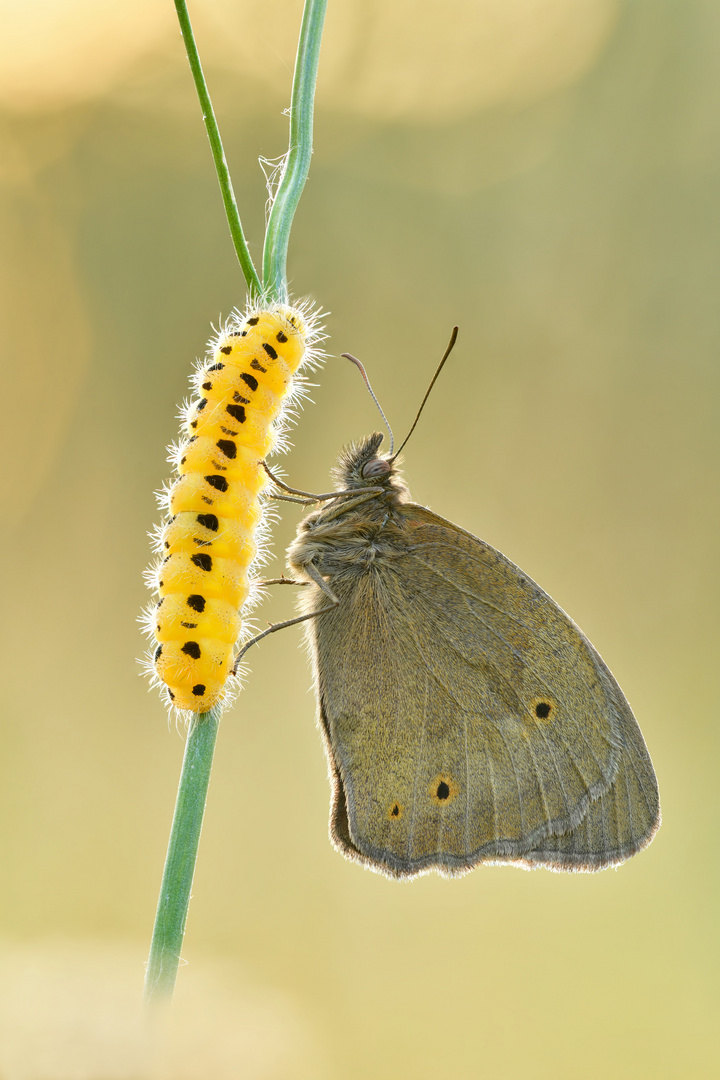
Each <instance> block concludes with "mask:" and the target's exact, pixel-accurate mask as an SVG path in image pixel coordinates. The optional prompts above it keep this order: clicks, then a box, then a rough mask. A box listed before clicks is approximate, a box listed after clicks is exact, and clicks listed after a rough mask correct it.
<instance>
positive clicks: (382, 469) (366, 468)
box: [361, 458, 392, 478]
mask: <svg viewBox="0 0 720 1080" xmlns="http://www.w3.org/2000/svg"><path fill="white" fill-rule="evenodd" d="M391 469H392V465H391V464H390V462H389V461H385V460H384V458H373V459H372V461H368V463H367V464H366V465H363V467H362V469H361V474H362V476H363V477H365V478H369V477H374V476H387V474H388V473H389V472H390V471H391Z"/></svg>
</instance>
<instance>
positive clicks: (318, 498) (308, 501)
mask: <svg viewBox="0 0 720 1080" xmlns="http://www.w3.org/2000/svg"><path fill="white" fill-rule="evenodd" d="M261 465H262V467H263V469H264V470H265V472H266V473H267V474H268V476H269V477H270V479H271V480H272V482H273V484H276V485H277V486H278V487H279V488H282V490H283V491H287V492H288V494H287V495H274V494H270V495H268V498H270V499H282V500H283V502H297V503H302V505H303V506H312V504H313V503H316V502H324V501H326V500H327V499H337V498H339V497H340V496H341V495H365V494H368V495H380V494H382V491H383V488H381V487H377V486H375V487H366V488H354V489H353V490H351V491H326V492H325V493H324V494H322V495H314V494H313V492H312V491H300V490H299V489H298V488H292V487H289V486H288V485H287V484H285V483H284V482H283V481H282V480H281V479H280V478H279V477H278V476H276V475H275V473H274V472H273V471H272V470H271V469H270V467H269V465H268V464H267V463H266V462H264V461H262V462H261ZM298 495H299V496H301V498H293V496H298Z"/></svg>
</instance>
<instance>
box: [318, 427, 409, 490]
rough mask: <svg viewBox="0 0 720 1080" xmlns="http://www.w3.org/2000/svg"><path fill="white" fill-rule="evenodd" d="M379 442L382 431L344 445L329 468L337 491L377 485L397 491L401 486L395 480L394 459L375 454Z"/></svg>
mask: <svg viewBox="0 0 720 1080" xmlns="http://www.w3.org/2000/svg"><path fill="white" fill-rule="evenodd" d="M382 441H383V436H382V434H381V433H380V432H379V431H376V432H374V433H373V434H372V435H366V436H365V438H364V439H360V440H359V441H358V442H355V443H351V445H350V446H346V447H345V449H344V450H343V451H342V453H341V454H340V457H339V459H338V463H337V465H336V467H335V469H334V470H333V478H334V479H335V482H336V483H337V485H338V487H339V488H340V490H342V491H348V490H352V488H366V487H370V486H377V487H382V488H387V490H388V491H391V490H395V491H397V490H400V489H402V488H403V487H404V485H403V484H402V482H401V481H399V479H398V474H397V470H396V468H395V461H394V459H393V458H387V457H382V456H381V455H380V454H379V453H378V451H379V449H380V444H381V443H382Z"/></svg>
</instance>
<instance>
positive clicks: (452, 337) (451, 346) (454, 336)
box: [378, 326, 458, 461]
mask: <svg viewBox="0 0 720 1080" xmlns="http://www.w3.org/2000/svg"><path fill="white" fill-rule="evenodd" d="M457 336H458V328H457V326H454V327H453V332H452V334H451V335H450V341H449V342H448V347H447V349H446V350H445V354H444V356H443V358H442V360H441V361H440V363H439V364H438V367H437V371H436V372H435V374H434V375H433V377H432V380H431V382H430V385H429V386H428V388H427V390H426V391H425V397H424V398H423V399H422V401H421V402H420V408H419V409H418V411H417V416H416V417H415V419H414V420H413V425H412V427H411V428H410V430H409V431H408V433H407V435H406V436H405V438H404V439H403V441H402V443H401V444H400V450H402V448H403V447H404V446H405V444H406V443H407V441H408V439H409V438H410V436H411V435H412V433H413V431H414V430H415V428H416V427H417V422H418V420H419V419H420V413H421V412H422V411H423V409H424V408H425V402H426V401H427V399H428V398H429V397H430V391H431V390H432V388H433V386H434V385H435V383H436V381H437V377H438V375H439V374H440V372H441V371H442V369H443V368H444V367H445V361H446V360H447V358H448V356H449V355H450V353H451V352H452V351H453V349H454V347H455V342H456V341H457ZM378 407H379V406H378ZM385 422H386V423H387V421H385ZM400 450H398V451H397V453H396V454H395V455H393V452H392V449H391V450H390V455H391V456H390V458H389V460H390V461H394V460H395V458H396V457H397V456H398V454H399V453H400Z"/></svg>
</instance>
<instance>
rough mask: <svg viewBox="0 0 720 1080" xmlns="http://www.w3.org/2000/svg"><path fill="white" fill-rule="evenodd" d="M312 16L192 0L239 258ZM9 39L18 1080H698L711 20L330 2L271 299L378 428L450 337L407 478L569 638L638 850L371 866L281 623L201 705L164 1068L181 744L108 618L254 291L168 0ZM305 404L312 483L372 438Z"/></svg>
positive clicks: (706, 820) (354, 413)
mask: <svg viewBox="0 0 720 1080" xmlns="http://www.w3.org/2000/svg"><path fill="white" fill-rule="evenodd" d="M300 8H301V4H300V0H264V2H262V3H261V2H260V0H253V2H250V0H245V2H243V0H236V2H233V3H231V2H230V0H222V2H221V0H204V2H200V0H198V2H196V3H193V4H192V5H191V12H192V14H193V16H194V19H195V23H196V30H197V34H198V39H199V45H200V48H201V51H202V54H203V58H204V62H205V67H206V70H207V75H208V78H209V81H210V86H211V90H212V92H213V94H214V97H215V101H216V107H217V111H218V115H219V119H220V123H221V127H222V130H223V133H224V137H225V139H226V147H227V152H228V157H229V161H230V164H231V168H232V172H233V176H234V180H235V186H236V191H237V195H238V200H239V203H240V207H241V211H242V214H243V219H244V222H245V225H246V229H247V232H248V234H249V236H250V239H251V240H252V242H253V250H254V252H255V254H256V256H258V255H259V250H260V244H261V240H262V227H263V209H264V202H265V198H266V195H265V191H264V179H263V176H262V174H261V171H260V169H259V168H258V165H257V157H258V155H259V154H262V155H264V156H265V157H268V158H274V157H276V156H278V155H280V154H281V153H282V152H283V151H284V149H285V139H286V120H285V118H284V117H283V116H282V110H283V109H284V108H285V107H286V106H287V104H288V101H289V88H290V81H291V76H292V66H293V57H294V40H295V38H296V35H297V29H298V26H299V20H300ZM0 25H2V26H4V28H5V29H4V30H3V31H2V33H0V41H2V44H1V45H0V105H1V107H2V127H1V130H2V153H1V155H0V156H1V158H2V166H1V168H2V193H3V194H2V211H1V213H2V222H3V234H4V242H3V244H2V252H1V254H0V267H1V273H2V289H1V290H0V293H1V296H0V299H1V302H2V308H3V323H2V339H3V366H4V385H5V387H6V390H5V395H4V409H3V422H2V437H3V440H4V443H5V445H4V449H3V451H2V455H3V456H2V460H3V461H4V462H5V467H4V469H3V477H2V486H3V495H2V499H1V500H0V507H1V512H2V514H3V515H4V518H5V524H4V527H3V529H2V542H3V544H4V546H5V554H4V561H3V564H4V565H5V567H6V572H5V579H4V581H5V584H4V601H3V611H4V618H3V627H2V633H3V645H2V663H3V669H4V673H3V676H2V686H3V693H2V717H3V727H2V730H3V742H2V747H3V752H2V755H1V756H0V770H1V779H0V820H1V821H2V827H1V830H0V865H1V866H2V884H1V886H0V905H1V908H2V915H1V925H0V935H1V939H0V1080H9V1078H12V1080H144V1078H145V1077H151V1078H152V1080H156V1078H162V1080H166V1078H167V1080H195V1078H199V1077H213V1080H225V1078H236V1077H240V1076H242V1077H243V1078H248V1077H249V1078H251V1080H255V1078H262V1080H275V1078H293V1080H294V1078H306V1077H307V1078H313V1080H314V1078H318V1080H335V1078H341V1077H342V1078H343V1080H361V1078H365V1077H370V1076H372V1077H377V1078H380V1080H385V1078H387V1080H390V1078H393V1080H394V1078H396V1077H413V1078H417V1080H430V1078H436V1077H438V1076H443V1077H452V1078H454V1080H474V1078H476V1077H492V1078H501V1080H512V1078H515V1077H523V1078H524V1077H528V1076H532V1077H537V1078H545V1077H557V1076H577V1075H582V1076H584V1077H587V1078H589V1080H595V1078H601V1077H606V1076H609V1075H612V1076H613V1077H615V1078H617V1080H640V1078H644V1077H653V1078H673V1077H693V1078H695V1080H704V1078H710V1077H715V1076H717V1075H718V1070H720V1062H719V1060H718V1049H717V1037H716V1030H715V1028H716V1020H717V1007H718V999H717V980H716V969H717V962H718V955H717V954H718V950H717V944H718V940H717V934H716V930H715V925H716V920H717V884H718V880H717V879H718V858H717V835H718V820H717V818H718V811H717V806H718V798H717V794H716V789H717V780H716V774H717V762H718V690H717V683H718V678H717V671H718V644H719V642H718V625H719V622H718V615H717V612H718V601H719V599H720V598H719V596H718V559H717V549H718V536H719V535H720V532H719V529H720V521H719V520H718V509H717V507H718V502H717V491H718V442H719V441H720V440H719V434H720V424H719V423H718V415H717V414H718V406H719V405H720V371H719V368H718V363H717V353H718V346H719V345H720V305H719V304H718V285H719V284H720V273H719V272H720V186H719V184H718V180H719V178H720V105H719V102H720V6H719V5H717V4H716V3H713V2H712V0H586V2H583V3H578V0H543V2H540V0H444V2H443V4H442V5H436V4H418V3H417V2H414V3H411V2H410V0H330V5H329V13H328V26H327V34H326V41H325V45H324V51H323V54H322V57H321V75H320V84H319V89H318V107H317V116H316V140H315V155H314V161H313V167H312V171H311V175H310V181H309V183H308V186H307V188H306V192H305V195H304V197H303V201H302V204H301V208H300V211H299V214H298V217H297V221H296V226H295V230H294V234H293V239H292V245H291V256H290V274H291V277H292V286H293V290H294V293H295V295H296V296H303V295H311V296H312V297H314V298H315V299H316V300H317V301H318V303H320V304H321V305H322V306H323V307H324V308H326V309H327V310H329V311H330V312H331V313H332V314H331V315H330V316H329V317H328V319H327V329H328V332H329V334H330V340H329V343H328V348H329V350H330V351H331V352H332V353H334V354H335V355H337V354H339V353H340V352H342V351H344V350H349V351H351V352H353V353H355V354H356V355H358V356H360V357H361V358H362V359H363V360H364V361H365V362H366V364H367V367H368V369H369V373H370V375H371V378H372V379H373V383H374V386H375V389H376V391H377V393H378V395H379V397H380V399H381V401H382V403H383V406H384V408H385V411H386V413H387V414H388V416H389V417H390V419H391V422H392V423H393V425H394V427H395V430H396V433H397V434H398V435H400V434H402V433H403V432H404V431H405V430H406V428H407V426H408V425H409V423H410V421H411V419H412V416H413V414H414V411H415V409H416V406H417V404H418V402H419V399H420V397H421V395H422V393H423V391H424V389H425V386H426V384H427V381H428V378H429V376H430V374H431V372H432V370H433V369H434V366H435V363H436V361H437V360H438V358H439V356H440V355H441V353H442V350H443V348H444V346H445V343H446V341H447V338H448V335H449V331H450V328H451V327H452V325H453V324H454V323H456V322H457V323H459V324H460V339H459V344H458V347H457V350H456V353H455V355H454V356H453V359H452V362H451V364H450V366H449V368H448V369H447V370H446V372H445V373H444V375H443V378H442V380H441V382H440V383H439V385H438V386H437V388H436V390H435V392H434V395H433V397H432V399H431V401H430V403H429V405H428V408H427V411H426V413H425V415H424V417H423V421H422V424H421V427H420V428H419V430H418V432H417V433H416V435H415V436H414V438H413V441H412V442H411V443H410V444H409V446H408V449H407V452H406V455H405V459H406V468H407V473H408V476H409V479H410V487H411V490H412V493H413V496H414V497H415V498H416V499H417V500H418V501H420V502H423V503H426V504H428V505H430V506H431V507H432V508H433V509H434V510H436V511H437V512H439V513H441V514H443V515H444V516H446V517H449V518H451V519H452V520H454V521H457V522H458V523H459V524H461V525H462V526H464V527H465V528H466V529H469V530H471V531H472V532H474V533H476V534H478V535H480V536H482V537H484V538H485V539H487V540H488V541H490V542H491V543H492V544H494V545H495V546H497V547H499V548H500V549H501V550H502V551H503V552H505V553H506V554H507V555H508V556H509V557H510V558H511V559H513V560H514V561H515V562H517V563H519V564H520V565H521V566H522V567H523V569H524V570H526V571H527V572H528V573H530V574H531V575H532V576H533V577H534V578H535V579H536V580H537V581H538V582H540V584H541V585H542V586H543V587H544V588H545V589H546V590H548V591H549V592H550V593H551V595H552V596H554V597H555V598H556V599H557V601H558V602H559V603H560V604H561V605H562V606H563V607H564V608H565V609H566V610H567V611H568V612H570V614H571V615H572V616H573V618H574V619H576V620H577V621H578V622H579V624H580V625H581V626H582V627H583V629H584V630H585V632H586V633H587V634H588V635H589V637H590V638H591V640H592V641H593V642H594V643H595V645H596V646H597V647H598V648H599V650H600V651H601V653H602V654H603V656H604V657H605V659H606V660H607V662H608V663H609V665H610V667H611V668H612V670H613V671H614V673H615V674H616V676H617V677H618V679H619V681H620V683H621V685H622V686H623V688H624V690H625V692H626V693H627V695H628V697H629V699H630V701H631V703H632V704H633V707H634V709H635V712H636V714H637V716H638V719H639V721H640V724H641V727H642V729H643V732H644V734H645V738H646V740H647V743H648V746H649V748H650V752H651V755H652V757H653V760H654V762H655V766H656V769H657V773H658V778H659V782H660V792H661V799H662V805H663V815H664V824H663V826H662V829H661V830H660V833H659V834H658V837H657V839H656V840H655V842H654V844H653V845H652V846H651V847H650V848H649V849H648V850H647V851H646V852H644V853H642V854H641V855H640V856H639V857H637V858H636V859H634V860H632V861H631V862H630V863H628V864H626V865H625V866H623V867H622V868H621V869H620V870H618V871H616V872H615V871H607V872H605V873H603V874H600V875H597V876H585V875H578V876H564V875H555V874H550V873H547V872H544V871H537V872H534V873H531V874H530V873H520V872H518V871H516V870H514V869H511V868H481V869H479V870H477V871H475V872H474V873H473V874H471V875H469V876H467V877H465V878H463V879H461V880H456V881H446V880H442V879H440V878H438V877H436V876H431V877H425V878H421V879H420V880H418V881H415V882H413V883H410V884H404V885H399V884H397V883H394V882H391V881H388V880H386V879H384V878H381V877H378V876H376V875H374V874H372V873H368V872H365V871H363V870H362V869H361V868H359V867H358V866H356V865H351V864H350V863H347V862H345V861H344V860H343V859H342V858H341V857H340V856H339V855H338V854H336V853H335V852H334V851H333V850H332V848H331V846H330V844H329V842H328V839H327V814H328V784H327V780H326V766H325V761H324V758H323V753H322V749H321V745H320V738H319V736H318V733H317V731H316V728H315V720H314V700H313V696H312V693H311V692H310V690H309V686H310V675H309V668H308V663H307V660H306V656H305V653H304V650H303V649H302V647H301V644H300V642H301V633H300V631H296V630H289V631H287V632H285V633H283V634H279V635H277V636H276V637H275V638H271V639H269V640H268V641H267V642H265V643H264V644H263V645H261V646H260V647H259V648H257V649H256V650H254V652H253V654H252V657H251V658H252V667H253V672H252V677H251V678H250V680H249V681H248V684H247V689H246V691H245V693H244V694H243V696H242V698H241V701H240V702H239V703H238V704H237V705H236V706H235V707H234V708H233V710H232V711H231V712H230V713H229V714H228V715H227V716H226V717H225V719H224V720H223V724H222V727H221V732H220V739H219V744H218V751H217V755H216V765H215V770H214V775H213V778H212V783H211V789H210V797H209V805H208V812H207V819H206V825H205V830H204V833H203V837H202V844H201V852H200V861H199V865H198V871H197V875H196V879H195V887H194V898H193V902H192V906H191V910H190V918H189V926H188V934H187V938H186V942H185V949H184V955H185V957H186V959H187V961H188V964H187V966H186V967H184V968H182V969H181V972H180V982H179V989H178V994H177V998H176V1005H175V1011H174V1016H173V1019H172V1020H170V1021H168V1025H169V1026H168V1029H167V1030H166V1031H165V1032H164V1033H159V1034H158V1033H156V1034H155V1036H154V1041H153V1039H151V1038H150V1037H149V1036H148V1034H147V1032H144V1030H143V1029H142V1027H141V1025H140V1023H139V1021H138V1018H137V1015H136V1003H137V1000H138V997H139V994H140V992H141V985H142V976H143V967H142V965H143V960H144V958H145V956H146V954H147V948H148V943H149V937H150V931H151V924H152V918H153V914H154V909H155V903H156V898H157V889H158V885H159V880H160V873H161V868H162V861H163V857H164V853H165V845H166V841H167V836H168V830H169V826H170V819H171V814H172V807H173V802H174V796H175V788H176V783H177V778H178V775H179V769H180V762H181V757H182V750H183V742H182V738H181V736H180V735H179V734H178V733H177V732H176V731H175V730H174V729H173V728H172V727H171V726H169V725H168V722H167V718H166V714H165V709H164V706H163V705H162V704H161V702H160V700H159V697H158V695H157V694H155V693H148V691H147V688H146V685H145V683H144V682H143V681H142V680H141V679H140V678H139V677H138V665H137V663H136V657H137V656H139V655H140V654H141V652H142V651H143V649H144V643H143V642H142V639H141V636H140V633H139V630H138V628H137V625H136V622H135V619H136V616H137V614H138V612H139V610H140V608H141V607H142V606H143V604H144V603H145V602H146V600H147V597H146V593H145V590H144V586H143V583H142V578H141V572H142V570H143V568H144V567H145V565H146V564H147V562H148V561H149V547H148V541H147V538H146V532H147V531H148V530H149V529H150V528H151V527H152V525H153V524H154V523H155V522H156V520H157V516H158V515H157V511H156V508H155V501H154V497H153V492H154V491H155V490H156V489H157V488H158V487H159V486H160V485H161V483H162V482H163V480H164V479H165V478H166V477H167V476H168V473H169V466H168V465H167V464H166V462H165V446H166V444H167V443H168V442H170V441H171V440H172V439H173V438H174V437H175V436H176V434H177V420H176V412H177V405H178V403H179V402H180V401H181V400H182V398H183V397H184V396H185V394H186V392H187V376H188V373H189V371H190V366H191V363H192V361H193V360H194V359H195V357H197V356H200V355H202V353H203V352H204V348H205V342H206V340H207V338H208V337H209V336H210V324H211V323H217V322H218V320H219V319H220V318H221V317H223V316H225V315H227V314H228V312H229V311H230V310H231V308H232V307H233V306H234V305H238V304H240V305H242V303H243V300H244V291H243V288H242V282H241V278H240V273H239V270H238V267H237V264H236V262H235V259H234V255H233V252H232V249H231V245H230V241H229V238H228V235H227V230H226V225H225V222H224V219H223V213H222V208H221V204H220V199H219V195H218V192H217V188H216V182H215V179H214V175H213V172H212V166H211V162H210V155H209V151H208V147H207V144H206V139H205V135H204V132H203V128H202V125H201V121H200V116H199V109H198V106H197V102H196V100H195V98H194V91H193V88H192V85H191V81H190V76H189V73H188V71H187V67H186V62H185V57H184V52H183V48H182V44H181V41H180V38H179V35H178V32H177V30H176V28H175V24H174V13H173V10H172V5H171V4H170V0H162V2H161V0H152V2H147V0H145V2H140V0H127V2H126V3H123V4H122V5H117V4H116V5H111V4H110V3H107V2H106V3H98V2H97V0H93V2H92V3H90V2H89V0H84V2H83V0H45V2H44V3H42V2H39V0H36V2H33V3H25V4H23V5H19V4H16V3H12V2H10V0H2V2H1V3H0ZM316 381H317V382H318V384H319V385H318V387H317V389H316V390H315V391H314V394H313V396H314V400H315V404H314V405H310V406H308V407H307V408H306V409H305V410H304V412H303V415H302V417H301V419H300V422H299V424H298V425H297V427H296V429H295V431H294V433H293V441H294V442H295V444H296V449H295V450H294V451H293V453H292V455H291V456H289V457H287V458H285V459H283V465H284V467H285V468H286V469H287V471H288V474H289V476H290V478H291V481H292V482H294V483H296V484H297V485H299V486H301V487H304V488H308V489H310V490H325V489H326V488H327V482H328V472H329V469H330V467H331V465H332V463H333V461H334V458H335V455H336V453H337V451H338V449H339V448H340V446H341V445H342V444H343V443H344V442H346V441H348V440H350V439H351V438H353V437H356V436H358V435H361V434H364V433H366V432H368V431H370V430H373V429H374V428H376V427H377V426H378V418H377V415H376V413H375V411H374V407H373V405H372V402H371V401H370V400H369V398H368V397H367V395H366V393H365V390H364V389H363V387H362V384H361V382H360V380H359V379H358V377H357V372H356V371H354V369H352V368H351V367H350V365H347V364H345V362H344V361H342V362H341V361H338V360H336V359H333V358H331V359H329V360H328V362H327V364H326V366H325V368H324V370H323V371H322V373H321V374H320V375H319V376H318V378H317V379H316ZM282 518H283V520H282V522H281V523H280V524H279V525H278V527H277V531H276V542H275V552H276V556H277V558H276V560H275V562H273V563H272V564H271V567H270V569H271V571H272V572H273V573H279V572H280V570H281V569H282V567H283V550H284V547H285V546H286V545H287V543H288V542H289V540H290V538H291V536H292V535H293V533H294V529H295V526H296V523H297V520H298V518H299V514H298V513H297V512H296V509H295V508H294V507H286V508H285V509H284V510H283V511H282ZM291 609H292V600H291V598H289V597H286V596H273V598H272V600H271V601H269V602H268V603H266V605H265V607H264V608H263V609H262V611H261V612H260V613H259V618H260V620H265V619H270V618H277V617H282V616H287V615H289V614H290V613H291Z"/></svg>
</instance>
